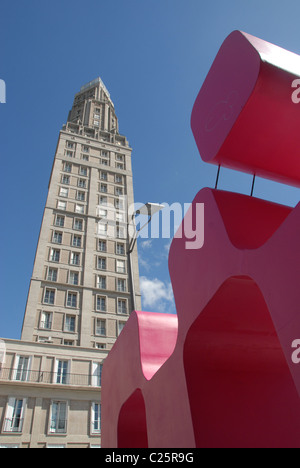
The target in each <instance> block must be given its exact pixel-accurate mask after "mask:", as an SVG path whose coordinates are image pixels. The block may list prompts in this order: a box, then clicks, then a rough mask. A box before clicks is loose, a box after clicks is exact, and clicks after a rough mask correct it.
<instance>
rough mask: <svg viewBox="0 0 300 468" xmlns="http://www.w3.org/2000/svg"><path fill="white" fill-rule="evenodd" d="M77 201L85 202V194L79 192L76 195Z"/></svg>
mask: <svg viewBox="0 0 300 468" xmlns="http://www.w3.org/2000/svg"><path fill="white" fill-rule="evenodd" d="M76 200H80V201H84V200H85V192H80V191H78V192H77V194H76Z"/></svg>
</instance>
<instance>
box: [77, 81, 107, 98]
mask: <svg viewBox="0 0 300 468" xmlns="http://www.w3.org/2000/svg"><path fill="white" fill-rule="evenodd" d="M98 84H100V85H101V87H102V88H103V89H104V91H105V93H106V94H107V95H108V97H109V98H110V93H109V91H108V89H107V88H106V86H105V84H104V83H103V81H102V80H101V78H100V76H98V78H96V79H95V80H92V81H89V82H88V83H86V84H85V85H83V86H81V88H80V92H82V91H86V90H87V89H89V88H93V87H95V86H97V85H98Z"/></svg>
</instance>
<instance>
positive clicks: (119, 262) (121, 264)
mask: <svg viewBox="0 0 300 468" xmlns="http://www.w3.org/2000/svg"><path fill="white" fill-rule="evenodd" d="M116 263H117V268H116V269H117V273H126V270H125V260H117V262H116Z"/></svg>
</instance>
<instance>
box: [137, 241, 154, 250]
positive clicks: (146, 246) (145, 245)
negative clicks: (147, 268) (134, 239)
mask: <svg viewBox="0 0 300 468" xmlns="http://www.w3.org/2000/svg"><path fill="white" fill-rule="evenodd" d="M140 245H141V247H142V249H150V248H151V247H152V240H151V239H148V240H145V241H142V242H141V244H140Z"/></svg>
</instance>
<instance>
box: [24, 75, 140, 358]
mask: <svg viewBox="0 0 300 468" xmlns="http://www.w3.org/2000/svg"><path fill="white" fill-rule="evenodd" d="M131 151H132V150H131V148H130V146H129V144H128V141H127V139H126V137H125V136H123V135H120V133H119V124H118V119H117V116H116V113H115V109H114V104H113V102H112V100H111V98H110V94H109V92H108V90H107V89H106V87H105V85H104V84H103V82H102V80H101V79H100V78H97V79H96V80H94V81H91V82H89V83H87V84H86V85H84V86H82V88H81V89H80V92H79V93H78V94H76V95H75V99H74V103H73V106H72V109H71V111H70V112H69V116H68V121H67V123H66V125H64V126H63V128H62V130H61V131H60V134H59V138H58V144H57V149H56V153H55V158H54V163H53V168H52V173H51V177H50V183H49V191H48V197H47V202H46V206H45V211H44V216H43V221H42V226H41V231H40V236H39V240H38V245H37V250H36V257H35V262H34V268H33V274H32V278H31V282H30V289H29V294H28V300H27V306H26V312H25V317H24V323H23V330H22V340H26V341H35V342H36V341H38V342H47V343H53V344H54V345H55V344H65V345H69V346H82V347H85V348H87V347H94V348H101V349H107V350H109V349H110V348H111V346H112V344H113V343H114V341H115V339H116V337H117V336H118V333H119V332H120V330H121V328H122V326H123V325H124V323H125V321H126V319H127V318H128V315H129V313H130V312H131V310H132V308H133V304H132V302H133V301H132V291H134V293H135V296H136V298H135V300H136V304H137V307H138V308H140V294H139V274H138V261H137V251H136V249H135V250H134V252H133V253H132V262H131V266H130V264H129V263H130V262H129V261H128V258H127V251H128V238H127V232H128V220H127V209H128V206H130V205H131V204H132V203H133V184H132V169H131ZM131 269H132V275H131ZM131 277H132V278H134V283H135V284H134V287H133V285H132V281H131Z"/></svg>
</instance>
